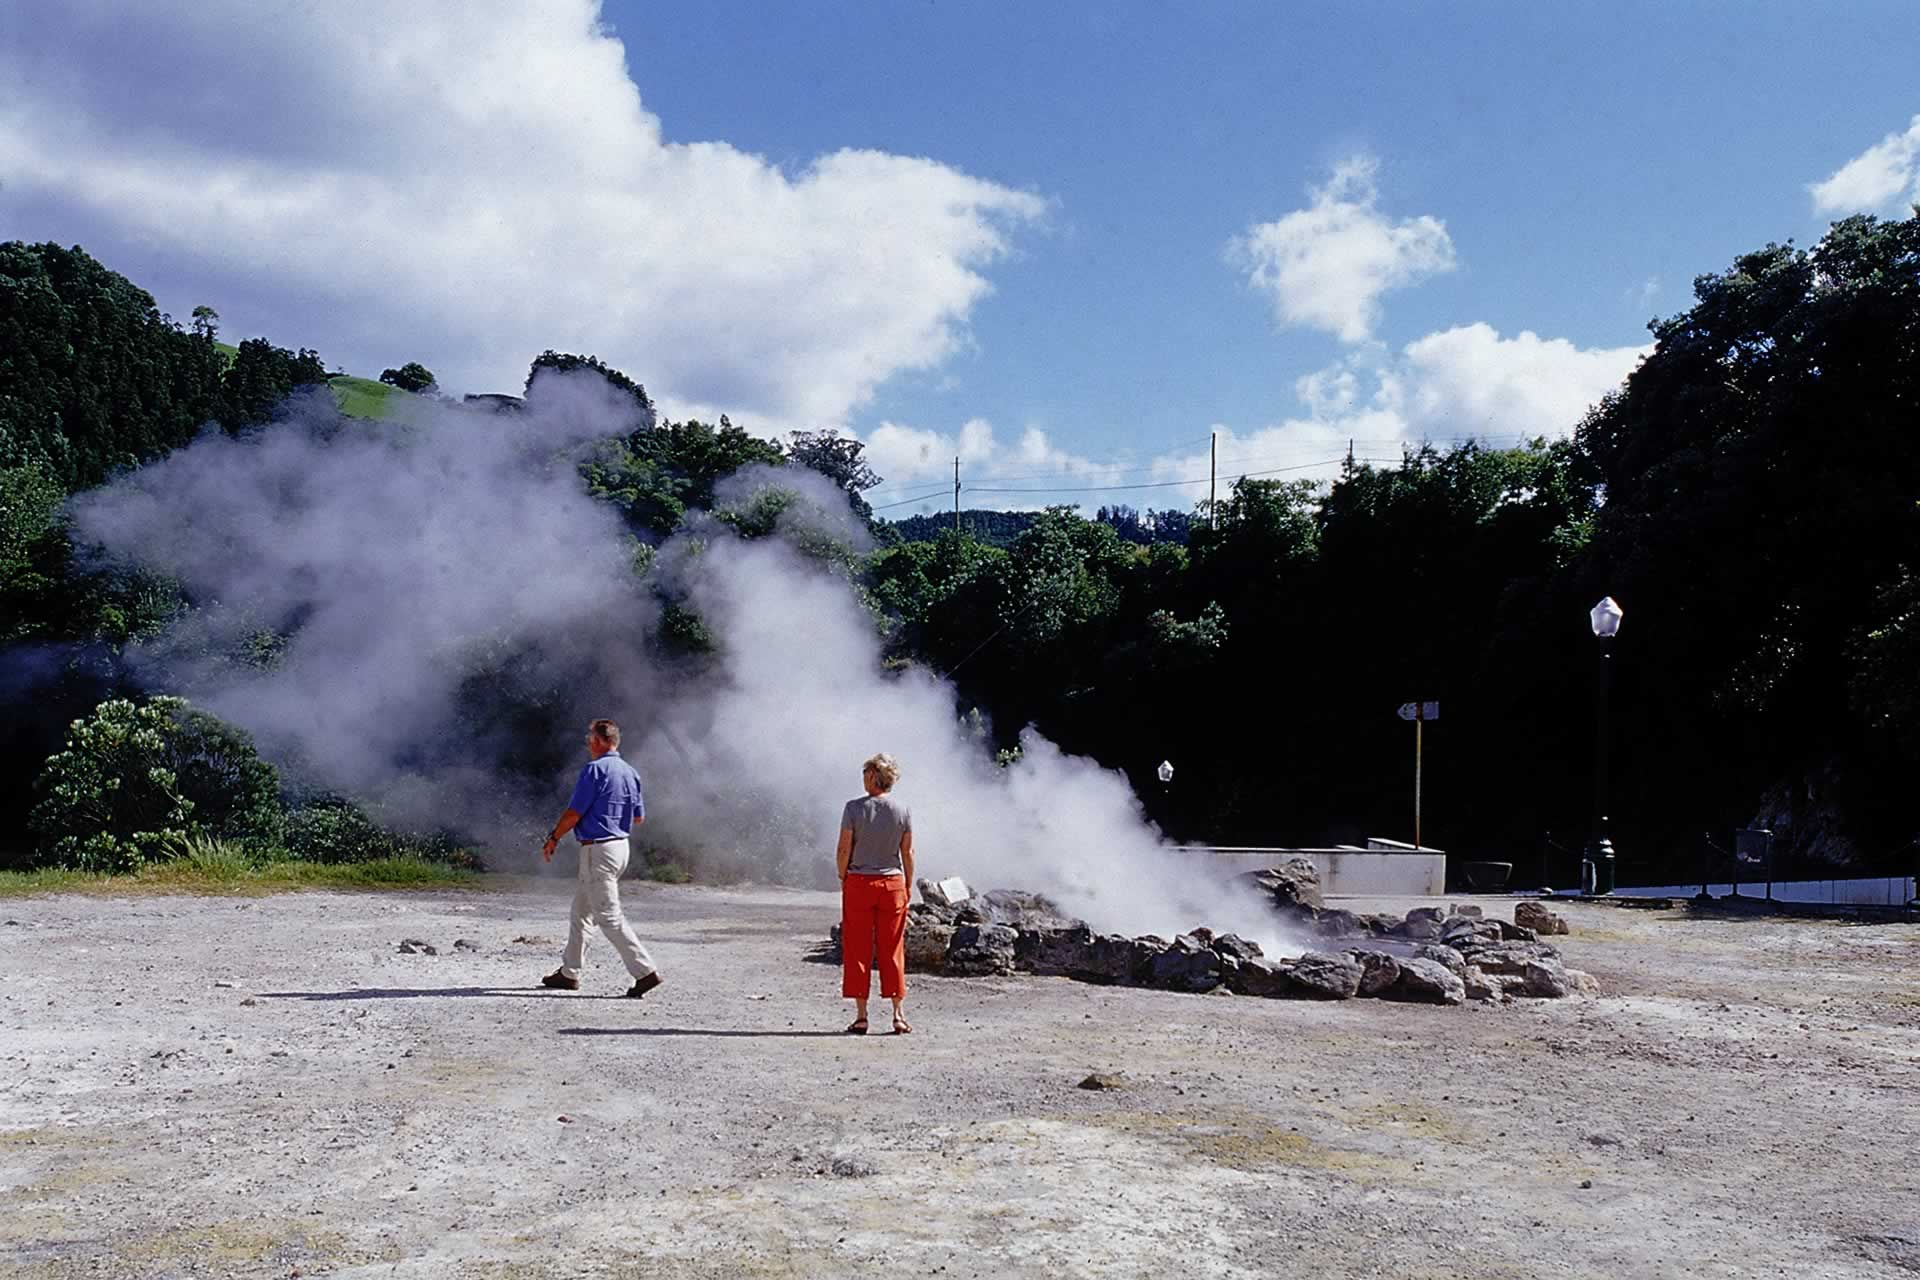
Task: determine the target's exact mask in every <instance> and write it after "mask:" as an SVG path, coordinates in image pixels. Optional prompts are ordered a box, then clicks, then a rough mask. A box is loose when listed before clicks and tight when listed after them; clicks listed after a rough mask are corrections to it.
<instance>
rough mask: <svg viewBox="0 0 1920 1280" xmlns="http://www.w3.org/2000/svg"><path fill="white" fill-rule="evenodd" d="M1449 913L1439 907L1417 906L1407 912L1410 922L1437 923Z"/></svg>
mask: <svg viewBox="0 0 1920 1280" xmlns="http://www.w3.org/2000/svg"><path fill="white" fill-rule="evenodd" d="M1476 910H1478V908H1476ZM1447 914H1448V913H1447V912H1445V911H1442V910H1441V909H1440V908H1439V907H1415V908H1414V909H1413V910H1411V911H1409V912H1407V921H1408V923H1412V922H1413V921H1415V920H1431V921H1433V922H1434V923H1435V924H1439V923H1440V922H1441V921H1442V920H1445V919H1446V918H1447Z"/></svg>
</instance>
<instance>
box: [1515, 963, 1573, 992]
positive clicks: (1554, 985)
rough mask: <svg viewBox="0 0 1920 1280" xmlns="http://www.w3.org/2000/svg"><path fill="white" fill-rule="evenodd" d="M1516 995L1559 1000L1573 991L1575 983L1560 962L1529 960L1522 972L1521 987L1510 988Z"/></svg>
mask: <svg viewBox="0 0 1920 1280" xmlns="http://www.w3.org/2000/svg"><path fill="white" fill-rule="evenodd" d="M1508 990H1510V991H1513V992H1514V994H1515V995H1523V996H1534V997H1536V998H1538V999H1542V1000H1559V999H1562V998H1564V997H1565V996H1567V995H1569V994H1571V993H1572V991H1573V983H1572V982H1571V981H1570V980H1569V979H1568V977H1567V971H1566V969H1565V968H1564V967H1562V965H1561V964H1560V962H1559V961H1558V960H1529V961H1528V962H1527V965H1526V968H1524V969H1523V970H1521V973H1520V982H1519V985H1518V986H1517V987H1516V986H1509V987H1508Z"/></svg>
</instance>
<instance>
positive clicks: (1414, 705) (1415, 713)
mask: <svg viewBox="0 0 1920 1280" xmlns="http://www.w3.org/2000/svg"><path fill="white" fill-rule="evenodd" d="M1400 718H1401V719H1402V720H1438V719H1439V718H1440V704H1439V703H1437V702H1403V703H1401V704H1400Z"/></svg>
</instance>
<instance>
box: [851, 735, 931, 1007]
mask: <svg viewBox="0 0 1920 1280" xmlns="http://www.w3.org/2000/svg"><path fill="white" fill-rule="evenodd" d="M860 776H861V781H862V782H863V783H865V785H866V791H867V794H865V795H864V796H861V797H860V798H859V799H857V800H849V801H847V807H846V808H845V809H844V810H843V811H842V812H841V814H840V849H839V853H838V854H837V856H836V861H837V862H838V864H839V868H840V965H841V982H840V994H842V995H844V996H845V997H847V999H849V1000H852V1001H854V1018H853V1022H852V1023H851V1024H850V1025H849V1026H848V1027H847V1034H848V1035H852V1036H863V1035H865V1034H867V997H868V995H869V994H870V993H871V991H872V986H873V967H874V959H875V957H878V959H879V965H880V994H881V995H882V996H884V997H886V998H887V999H888V1000H891V1001H893V1033H894V1034H895V1035H899V1036H903V1035H906V1034H907V1033H909V1032H911V1031H912V1030H913V1027H912V1025H911V1024H909V1023H908V1022H907V1017H906V1014H905V1013H904V1012H902V1010H901V1008H900V1004H901V1001H903V1000H905V999H906V998H907V895H908V893H909V892H910V890H909V888H908V886H910V885H911V884H912V883H913V815H912V814H910V813H909V812H908V811H907V806H905V805H903V804H901V803H900V802H899V801H898V800H895V799H894V798H893V796H892V795H891V794H889V793H890V792H892V790H893V784H894V783H895V782H898V781H899V780H900V766H899V765H897V764H895V763H894V760H893V757H892V756H890V755H887V754H885V753H884V752H883V753H881V754H880V755H877V756H875V757H874V758H873V759H871V760H869V761H867V762H866V764H865V765H863V766H861V769H860Z"/></svg>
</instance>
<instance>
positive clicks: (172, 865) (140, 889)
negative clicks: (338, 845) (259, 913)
mask: <svg viewBox="0 0 1920 1280" xmlns="http://www.w3.org/2000/svg"><path fill="white" fill-rule="evenodd" d="M481 883H482V882H481V879H480V876H479V875H478V874H477V873H476V872H472V871H462V870H460V869H458V868H455V867H450V866H447V865H446V864H445V863H439V862H423V861H421V860H419V859H417V858H385V859H382V860H380V861H377V862H349V863H337V864H335V863H324V864H323V863H318V862H270V863H267V864H265V865H263V866H249V865H245V864H244V863H241V862H239V861H237V860H229V859H224V858H181V859H178V860H176V861H173V862H160V863H154V864H153V865H151V866H146V867H142V868H141V869H140V870H138V871H135V872H131V873H129V874H125V875H104V874H101V873H97V872H88V871H68V870H65V869H61V868H47V869H45V870H40V871H0V900H4V899H7V898H25V897H30V896H33V895H36V894H43V893H94V894H113V895H133V894H155V893H217V894H233V895H238V896H248V897H251V896H255V895H258V894H263V893H277V892H281V891H284V890H288V889H447V888H477V887H479V886H480V884H481Z"/></svg>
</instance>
